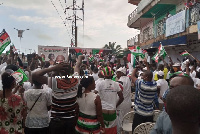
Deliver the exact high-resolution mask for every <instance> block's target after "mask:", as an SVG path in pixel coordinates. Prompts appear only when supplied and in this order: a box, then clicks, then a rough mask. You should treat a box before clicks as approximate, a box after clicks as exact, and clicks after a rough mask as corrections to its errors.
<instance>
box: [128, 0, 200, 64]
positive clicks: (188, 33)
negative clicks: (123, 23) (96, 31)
mask: <svg viewBox="0 0 200 134" xmlns="http://www.w3.org/2000/svg"><path fill="white" fill-rule="evenodd" d="M128 3H130V4H133V5H136V6H137V8H136V9H135V10H134V11H133V12H132V13H130V15H129V16H128V23H127V25H128V27H129V28H135V29H138V30H140V34H138V35H136V36H134V37H133V38H131V39H129V40H128V41H127V45H128V46H133V45H139V46H140V47H141V48H143V49H145V50H147V52H148V54H149V56H150V57H152V56H153V55H154V54H155V53H156V51H157V48H158V46H159V44H160V42H161V43H162V45H163V46H164V47H165V50H166V51H167V53H168V55H169V56H170V57H172V60H173V61H174V62H176V61H177V58H179V59H180V60H182V59H183V58H184V57H181V56H180V55H179V52H181V51H184V50H187V51H188V52H189V53H191V54H192V55H193V56H195V57H197V58H198V59H200V54H198V53H199V52H200V40H199V39H198V25H197V23H198V21H199V20H200V1H198V0H128ZM166 61H168V58H166Z"/></svg>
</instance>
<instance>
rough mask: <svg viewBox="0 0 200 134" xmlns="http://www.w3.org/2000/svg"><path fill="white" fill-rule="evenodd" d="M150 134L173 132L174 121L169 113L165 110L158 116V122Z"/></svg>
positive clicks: (170, 133)
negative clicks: (172, 121)
mask: <svg viewBox="0 0 200 134" xmlns="http://www.w3.org/2000/svg"><path fill="white" fill-rule="evenodd" d="M150 134H172V123H171V120H170V118H169V115H168V114H167V113H166V112H165V111H163V112H162V113H160V115H159V116H158V118H157V121H156V124H155V125H154V127H153V129H152V130H151V132H150Z"/></svg>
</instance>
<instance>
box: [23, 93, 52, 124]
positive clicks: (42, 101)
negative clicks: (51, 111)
mask: <svg viewBox="0 0 200 134" xmlns="http://www.w3.org/2000/svg"><path fill="white" fill-rule="evenodd" d="M40 93H42V95H41V96H40V98H39V99H38V101H37V103H36V104H35V106H34V107H33V109H32V110H31V111H30V112H28V114H27V117H26V121H25V126H26V127H28V128H44V127H48V126H49V115H48V110H47V106H50V105H51V94H50V93H49V92H48V91H47V90H45V89H31V90H27V91H25V92H24V100H25V102H26V103H27V107H28V109H30V108H31V107H32V106H33V104H34V103H35V101H36V100H37V98H38V96H39V95H40Z"/></svg>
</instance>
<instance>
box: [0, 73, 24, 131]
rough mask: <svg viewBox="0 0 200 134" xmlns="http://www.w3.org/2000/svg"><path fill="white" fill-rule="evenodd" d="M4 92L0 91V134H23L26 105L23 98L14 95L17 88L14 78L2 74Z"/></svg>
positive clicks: (7, 74)
mask: <svg viewBox="0 0 200 134" xmlns="http://www.w3.org/2000/svg"><path fill="white" fill-rule="evenodd" d="M1 77H2V85H3V91H0V134H11V133H12V134H22V119H24V117H25V105H24V102H23V100H22V98H21V97H20V96H18V95H15V94H13V93H12V89H13V88H15V86H16V81H15V79H14V77H13V76H11V75H10V74H9V73H7V72H5V73H3V74H2V76H1Z"/></svg>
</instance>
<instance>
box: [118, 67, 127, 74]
mask: <svg viewBox="0 0 200 134" xmlns="http://www.w3.org/2000/svg"><path fill="white" fill-rule="evenodd" d="M117 72H122V73H123V74H125V75H126V68H125V67H123V68H122V67H120V68H119V69H118V70H117Z"/></svg>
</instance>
